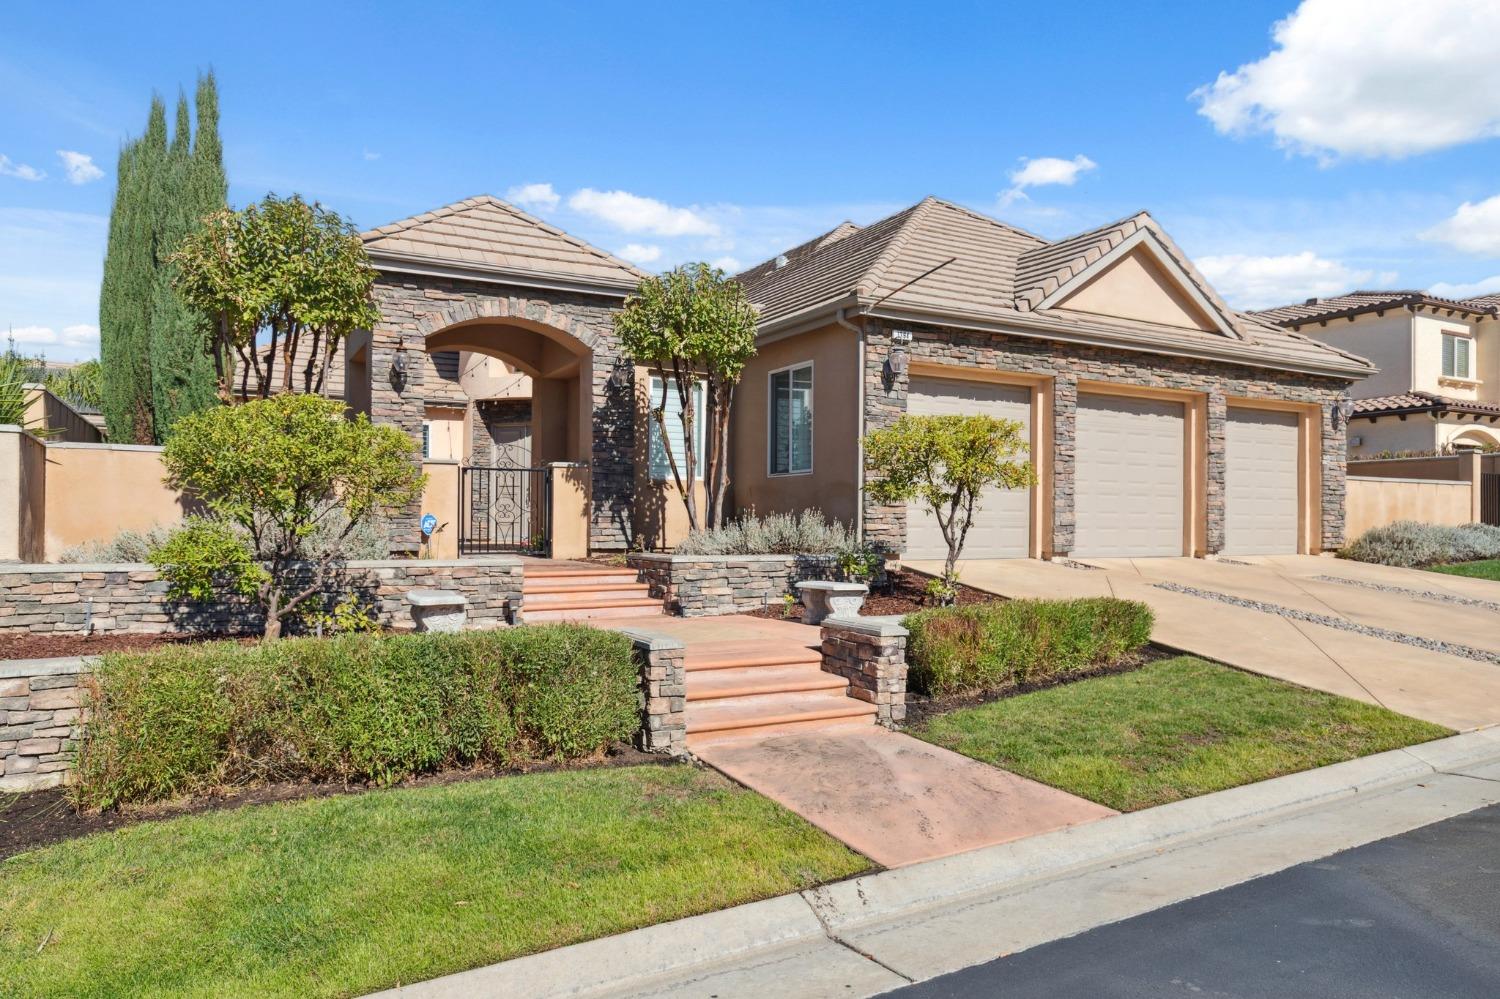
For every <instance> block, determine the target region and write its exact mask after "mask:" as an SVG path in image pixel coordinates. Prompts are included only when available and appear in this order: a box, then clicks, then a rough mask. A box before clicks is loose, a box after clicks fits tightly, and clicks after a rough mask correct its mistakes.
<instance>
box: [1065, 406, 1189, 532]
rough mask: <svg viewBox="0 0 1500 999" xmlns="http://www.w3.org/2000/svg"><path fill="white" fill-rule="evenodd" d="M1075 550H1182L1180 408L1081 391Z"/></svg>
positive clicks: (1181, 422)
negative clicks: (1085, 393) (1082, 392)
mask: <svg viewBox="0 0 1500 999" xmlns="http://www.w3.org/2000/svg"><path fill="white" fill-rule="evenodd" d="M1077 434H1078V452H1077V453H1078V458H1077V464H1076V465H1075V467H1074V486H1073V490H1074V491H1073V503H1074V507H1073V509H1074V536H1073V554H1074V555H1077V556H1080V557H1095V558H1105V557H1126V556H1132V557H1133V556H1145V555H1181V554H1182V553H1183V544H1182V533H1183V512H1182V503H1183V499H1182V497H1183V444H1184V440H1183V408H1182V404H1181V403H1176V402H1161V401H1158V400H1155V399H1135V398H1128V397H1125V396H1107V395H1080V396H1079V397H1078V426H1077Z"/></svg>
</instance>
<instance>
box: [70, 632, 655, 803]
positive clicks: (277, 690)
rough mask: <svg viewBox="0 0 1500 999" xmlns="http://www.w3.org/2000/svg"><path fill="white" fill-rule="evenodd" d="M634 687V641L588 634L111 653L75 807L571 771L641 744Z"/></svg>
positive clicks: (82, 757) (95, 687)
mask: <svg viewBox="0 0 1500 999" xmlns="http://www.w3.org/2000/svg"><path fill="white" fill-rule="evenodd" d="M637 686H638V681H637V670H636V666H635V663H634V659H633V655H632V648H631V642H630V640H629V639H628V638H626V637H625V636H624V635H621V634H619V633H617V632H609V631H598V630H595V629H592V628H587V627H582V626H578V625H540V626H528V627H519V628H509V629H503V630H498V631H487V632H468V633H464V634H457V635H430V634H429V635H405V636H392V637H377V636H370V635H351V636H346V637H340V638H331V639H317V638H299V639H286V640H283V641H278V642H267V643H262V644H259V645H240V644H236V643H233V642H214V643H205V644H201V645H191V646H177V647H169V648H165V649H159V650H153V651H151V652H142V653H114V654H110V655H106V656H105V657H104V658H103V660H102V662H101V663H100V665H99V667H98V668H97V669H96V670H95V672H94V674H93V677H92V679H91V681H90V684H89V692H88V695H87V706H88V708H89V710H90V712H91V715H90V718H89V722H88V724H87V725H86V727H85V729H84V733H83V737H82V739H81V741H80V743H79V753H78V766H77V774H76V777H77V781H76V785H75V797H76V800H77V802H78V803H79V804H80V805H81V806H84V807H99V808H106V807H111V806H114V805H117V804H120V803H123V802H139V801H154V800H160V799H163V798H169V797H173V796H176V795H181V794H189V793H200V792H205V791H211V790H213V789H215V788H220V787H224V786H232V785H238V784H245V783H248V782H251V781H255V780H339V781H361V782H363V781H369V782H374V783H377V784H390V783H394V782H396V781H399V780H401V779H403V778H405V777H409V776H411V775H413V774H417V773H422V772H427V771H433V770H437V769H441V768H443V767H450V766H462V765H467V764H475V763H481V764H490V765H497V766H512V765H517V764H523V763H526V762H528V761H535V760H542V759H551V760H566V759H575V758H579V757H583V756H588V755H590V754H594V753H598V752H600V751H602V750H604V749H605V748H607V747H608V746H609V745H610V744H612V743H614V742H617V741H619V740H623V739H626V738H628V737H629V736H630V735H631V734H632V733H633V732H634V731H635V729H636V728H637V726H638V724H639V714H638V711H639V709H638V699H637Z"/></svg>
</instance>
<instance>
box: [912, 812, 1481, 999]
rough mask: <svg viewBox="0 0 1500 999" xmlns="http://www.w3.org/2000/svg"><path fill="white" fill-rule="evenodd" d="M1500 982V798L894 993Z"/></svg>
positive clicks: (1224, 990)
mask: <svg viewBox="0 0 1500 999" xmlns="http://www.w3.org/2000/svg"><path fill="white" fill-rule="evenodd" d="M888 995H891V996H900V997H903V999H918V997H922V999H938V997H942V999H958V997H964V999H968V997H980V996H983V997H993V996H1006V997H1009V996H1015V997H1026V999H1030V997H1033V996H1037V997H1079V999H1085V997H1087V999H1098V997H1116V996H1118V997H1141V999H1160V997H1171V996H1193V997H1235V999H1258V997H1267V999H1288V997H1303V996H1306V997H1318V999H1346V997H1347V999H1371V997H1392V999H1395V997H1423V999H1425V997H1443V999H1450V997H1452V999H1466V997H1470V996H1472V997H1475V999H1494V997H1496V996H1500V806H1495V807H1491V808H1485V809H1481V810H1479V811H1476V812H1471V813H1469V814H1466V815H1462V816H1459V817H1457V818H1453V819H1449V820H1447V821H1444V822H1440V823H1437V824H1435V825H1430V826H1425V827H1423V828H1421V829H1417V830H1414V831H1412V832H1409V833H1405V834H1403V835H1400V836H1393V837H1391V838H1390V839H1385V840H1381V841H1379V842H1375V843H1371V844H1368V845H1366V846H1362V847H1359V848H1357V849H1353V850H1349V851H1346V852H1344V853H1340V854H1335V855H1334V856H1331V857H1328V858H1327V859H1325V860H1321V861H1315V862H1313V863H1308V864H1302V865H1300V866H1298V867H1293V868H1289V869H1288V870H1285V871H1282V872H1280V873H1277V874H1272V875H1269V876H1267V877H1263V878H1259V879H1257V880H1255V881H1251V882H1248V883H1246V884H1242V885H1237V886H1235V887H1233V888H1226V889H1224V890H1222V891H1217V892H1214V893H1212V894H1210V895H1204V896H1202V897H1200V898H1195V899H1191V900H1189V901H1186V902H1180V903H1178V904H1176V905H1171V906H1167V907H1165V908H1162V909H1158V910H1156V911H1155V912H1150V913H1146V914H1145V915H1141V916H1137V917H1135V918H1133V919H1128V920H1125V921H1123V922H1119V923H1115V924H1113V925H1109V926H1102V927H1099V928H1098V929H1095V930H1091V931H1089V932H1087V933H1083V934H1080V935H1079V936H1076V937H1071V938H1069V939H1066V940H1058V941H1055V942H1053V943H1050V944H1044V945H1042V946H1040V947H1034V948H1032V949H1030V950H1027V951H1024V952H1022V953H1019V954H1015V955H1012V956H1010V957H1004V958H1001V959H999V960H996V961H992V962H990V963H988V964H981V965H976V966H975V967H972V968H966V969H965V970H963V971H959V972H955V973H953V974H951V975H945V976H943V977H941V978H935V979H932V980H930V981H927V982H922V983H920V984H918V985H914V986H911V987H908V988H905V989H900V990H898V991H896V992H892V993H888Z"/></svg>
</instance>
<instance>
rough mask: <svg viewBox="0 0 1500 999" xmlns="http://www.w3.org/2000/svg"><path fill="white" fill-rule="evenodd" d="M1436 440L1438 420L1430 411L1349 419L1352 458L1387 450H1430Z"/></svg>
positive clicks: (1350, 455)
mask: <svg viewBox="0 0 1500 999" xmlns="http://www.w3.org/2000/svg"><path fill="white" fill-rule="evenodd" d="M1355 440H1358V441H1359V443H1358V444H1356V443H1354V442H1355ZM1437 442H1438V424H1437V421H1435V420H1434V419H1433V418H1432V414H1430V413H1411V414H1409V415H1407V417H1406V419H1404V420H1403V419H1402V418H1401V417H1399V416H1381V417H1377V418H1376V419H1374V420H1370V419H1367V418H1364V417H1359V416H1356V417H1355V418H1354V419H1353V420H1351V421H1349V457H1351V458H1368V457H1371V456H1372V455H1377V454H1380V453H1381V452H1384V451H1393V452H1401V451H1431V450H1433V449H1434V448H1436V447H1437Z"/></svg>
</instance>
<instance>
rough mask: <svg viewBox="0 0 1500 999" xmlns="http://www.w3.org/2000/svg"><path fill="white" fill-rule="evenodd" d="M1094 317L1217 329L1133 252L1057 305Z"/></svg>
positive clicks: (1153, 263)
mask: <svg viewBox="0 0 1500 999" xmlns="http://www.w3.org/2000/svg"><path fill="white" fill-rule="evenodd" d="M1058 307H1059V308H1063V309H1071V310H1073V311H1074V312H1087V313H1090V314H1092V315H1098V316H1114V317H1121V318H1125V319H1140V320H1142V321H1144V322H1148V323H1161V324H1162V325H1164V326H1181V327H1185V328H1188V329H1199V330H1214V329H1217V328H1218V327H1216V326H1215V325H1214V323H1213V320H1212V319H1210V318H1209V317H1208V316H1207V315H1206V314H1205V313H1204V311H1203V310H1202V308H1200V307H1199V306H1198V304H1197V303H1196V302H1194V301H1193V300H1192V299H1191V298H1190V297H1188V295H1187V294H1186V293H1184V292H1183V290H1182V287H1181V285H1180V284H1178V282H1177V280H1176V279H1175V278H1173V277H1171V276H1169V275H1168V274H1167V273H1166V271H1164V270H1163V269H1162V267H1161V265H1160V264H1158V263H1157V262H1156V261H1155V260H1153V259H1152V258H1151V257H1150V256H1149V255H1148V254H1147V253H1145V252H1144V251H1142V250H1140V249H1137V250H1135V251H1134V252H1133V253H1130V254H1127V255H1126V256H1125V257H1123V258H1121V259H1120V260H1117V261H1115V263H1113V264H1111V265H1110V266H1109V267H1108V268H1107V269H1105V270H1104V271H1103V272H1102V273H1101V274H1100V275H1099V276H1098V277H1096V278H1094V279H1093V280H1092V281H1090V282H1089V283H1088V284H1086V285H1084V286H1083V287H1081V288H1079V289H1078V290H1077V291H1075V292H1074V293H1073V294H1071V295H1069V296H1068V297H1067V298H1066V299H1064V300H1063V301H1062V302H1060V303H1059V304H1058Z"/></svg>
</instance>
